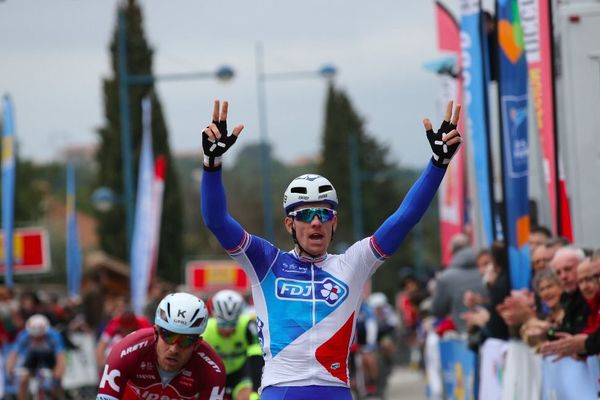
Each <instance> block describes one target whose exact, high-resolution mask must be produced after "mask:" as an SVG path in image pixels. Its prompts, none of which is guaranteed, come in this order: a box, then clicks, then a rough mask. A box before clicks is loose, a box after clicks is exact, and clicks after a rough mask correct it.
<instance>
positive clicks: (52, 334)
mask: <svg viewBox="0 0 600 400" xmlns="http://www.w3.org/2000/svg"><path fill="white" fill-rule="evenodd" d="M48 337H49V338H50V341H51V342H52V343H53V344H54V353H56V354H58V353H63V352H64V351H65V341H64V340H63V337H62V335H61V334H60V332H58V331H57V330H56V329H53V328H50V329H49V330H48Z"/></svg>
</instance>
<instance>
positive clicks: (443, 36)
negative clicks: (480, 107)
mask: <svg viewBox="0 0 600 400" xmlns="http://www.w3.org/2000/svg"><path fill="white" fill-rule="evenodd" d="M435 14H436V21H437V33H438V48H439V49H440V50H443V51H450V52H453V53H455V54H456V56H457V60H458V63H457V66H456V67H457V68H456V70H457V71H460V70H461V69H462V63H461V51H460V35H459V27H458V23H457V22H456V19H455V18H454V17H453V16H452V14H451V13H450V11H449V10H448V9H446V8H445V7H444V6H443V5H442V4H441V3H440V2H437V1H436V3H435ZM444 79H446V80H450V79H452V80H453V81H456V80H457V79H456V77H455V76H447V75H446V76H445V77H444ZM455 85H456V86H457V88H456V91H455V93H456V95H455V97H450V98H447V99H445V101H443V102H442V104H443V105H441V106H442V107H443V110H446V103H447V101H448V100H455V104H462V84H459V83H455ZM442 115H444V114H443V113H442ZM464 127H465V126H464V118H462V116H461V119H460V120H459V121H458V131H459V132H464V131H465V129H464ZM465 186H466V185H465V157H464V151H459V152H458V153H457V154H456V155H455V156H454V159H453V161H452V163H451V164H450V166H449V167H448V171H447V172H446V176H445V177H444V180H443V181H442V184H441V185H440V188H439V190H438V196H439V200H438V201H439V209H440V243H441V255H442V265H445V266H447V265H448V264H449V263H450V259H451V254H450V240H451V239H452V237H453V236H454V235H456V234H457V233H462V232H463V231H464V219H465Z"/></svg>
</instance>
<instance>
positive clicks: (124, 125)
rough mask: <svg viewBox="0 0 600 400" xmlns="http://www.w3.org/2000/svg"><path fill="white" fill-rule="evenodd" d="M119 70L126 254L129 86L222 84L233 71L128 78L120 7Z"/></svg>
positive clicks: (129, 194) (130, 210)
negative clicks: (195, 82) (191, 82)
mask: <svg viewBox="0 0 600 400" xmlns="http://www.w3.org/2000/svg"><path fill="white" fill-rule="evenodd" d="M117 50H118V57H119V60H118V69H119V108H120V115H121V121H120V122H121V147H122V157H123V189H124V196H123V201H124V203H125V213H126V223H127V224H126V225H127V249H128V251H127V255H128V256H129V246H131V241H132V236H133V216H134V211H135V210H134V205H133V198H134V193H133V166H132V160H131V123H130V120H131V116H130V114H129V86H133V85H152V84H154V83H155V82H157V81H182V80H195V79H207V78H216V79H218V80H221V81H224V82H225V81H229V80H231V79H232V78H233V77H234V75H235V72H234V70H233V68H231V67H229V66H221V67H220V68H218V69H217V70H216V71H214V72H190V73H175V74H163V75H130V74H129V72H128V70H127V21H126V18H125V10H124V8H123V7H120V8H119V18H118V48H117Z"/></svg>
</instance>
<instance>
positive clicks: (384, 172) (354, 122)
mask: <svg viewBox="0 0 600 400" xmlns="http://www.w3.org/2000/svg"><path fill="white" fill-rule="evenodd" d="M325 114H326V116H325V126H324V133H323V157H322V160H323V161H322V164H321V165H320V172H321V174H322V175H323V176H325V177H327V178H328V179H329V180H330V181H331V182H332V184H333V185H334V186H335V188H336V190H337V193H338V198H339V201H340V203H339V207H338V218H339V223H338V229H337V231H336V233H335V240H336V241H337V243H338V245H337V249H335V250H340V251H341V250H343V249H344V248H345V247H347V246H348V245H349V244H351V243H353V242H354V241H356V240H359V239H361V238H362V237H365V236H367V235H372V234H373V233H374V232H375V230H376V229H377V228H378V227H379V226H380V225H381V224H382V223H383V221H384V220H385V219H386V218H387V217H388V216H389V215H390V214H392V213H393V212H394V211H395V210H396V209H397V208H398V206H399V205H400V203H401V201H402V199H403V197H404V196H405V195H406V193H407V192H408V189H409V188H410V185H411V184H412V183H413V181H414V180H415V179H416V178H417V177H418V175H417V174H415V173H414V172H411V171H409V170H406V169H399V168H398V167H397V166H395V165H394V164H393V163H392V162H390V161H389V154H388V153H389V152H388V149H389V148H388V146H387V144H386V143H384V142H382V141H381V140H380V139H379V138H378V137H377V135H374V134H370V133H368V132H366V131H365V128H364V121H363V119H362V118H361V117H360V116H359V115H358V114H357V112H356V111H355V110H354V107H353V105H352V103H351V101H350V99H349V98H348V96H347V95H346V94H345V93H344V91H343V90H340V89H337V88H335V87H334V86H333V85H330V87H329V93H328V97H327V103H326V111H325ZM353 143H354V144H355V152H353V149H352V146H353ZM353 154H355V156H354V157H353ZM352 164H354V165H353V166H352ZM353 168H356V169H355V170H358V171H359V173H358V174H355V175H354V177H355V178H354V179H353V174H352V169H353ZM357 185H358V186H357ZM358 187H359V188H360V193H358V196H360V197H358V196H355V195H353V189H354V190H355V192H354V193H356V189H357V188H358ZM357 198H358V199H359V201H360V203H361V205H362V206H361V207H360V210H359V213H358V214H357V213H355V212H353V204H352V203H353V202H354V201H356V200H357ZM355 214H357V215H355ZM359 218H362V222H363V230H364V231H363V232H359V233H358V235H359V236H360V237H357V234H355V233H354V227H355V226H354V224H357V223H358V222H359V221H358V219H359ZM421 224H422V222H421ZM422 229H423V227H422V226H419V227H418V230H417V233H419V234H420V235H419V237H420V238H421V237H422V236H423V235H422ZM428 232H429V230H428ZM413 236H414V232H411V233H409V235H408V236H407V237H406V239H405V240H404V242H403V244H402V245H401V246H400V249H399V250H398V251H397V252H396V254H395V255H394V256H393V257H392V258H391V260H389V261H388V262H387V263H386V264H387V265H386V266H384V267H383V268H381V269H379V270H378V271H377V273H376V274H375V276H374V278H373V289H374V290H381V291H385V292H387V293H389V294H392V293H395V291H396V290H397V289H398V287H397V282H398V275H397V274H398V270H399V267H400V266H404V265H414V261H415V259H416V257H415V249H414V247H413V246H414V244H413ZM418 244H419V245H421V244H423V241H419V243H418ZM334 247H335V246H334ZM416 250H417V251H420V252H423V251H426V250H424V248H418V249H416Z"/></svg>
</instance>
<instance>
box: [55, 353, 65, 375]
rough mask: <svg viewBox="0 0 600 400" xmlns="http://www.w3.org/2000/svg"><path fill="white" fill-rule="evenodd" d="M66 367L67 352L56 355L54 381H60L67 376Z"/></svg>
mask: <svg viewBox="0 0 600 400" xmlns="http://www.w3.org/2000/svg"><path fill="white" fill-rule="evenodd" d="M65 366H66V357H65V352H64V351H62V352H60V353H57V354H56V365H55V366H54V370H53V371H52V373H53V375H54V379H57V380H58V381H60V380H61V379H62V377H63V375H64V374H65Z"/></svg>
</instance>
